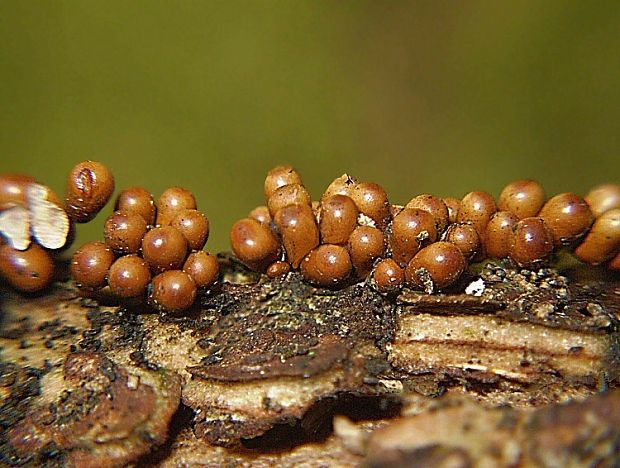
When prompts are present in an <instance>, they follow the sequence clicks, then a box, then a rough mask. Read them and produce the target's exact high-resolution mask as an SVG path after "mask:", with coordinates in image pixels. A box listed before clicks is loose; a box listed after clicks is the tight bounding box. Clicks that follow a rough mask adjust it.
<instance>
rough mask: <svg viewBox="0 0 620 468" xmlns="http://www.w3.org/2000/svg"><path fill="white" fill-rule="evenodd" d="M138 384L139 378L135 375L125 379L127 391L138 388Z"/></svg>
mask: <svg viewBox="0 0 620 468" xmlns="http://www.w3.org/2000/svg"><path fill="white" fill-rule="evenodd" d="M139 384H140V377H138V376H137V375H133V374H130V375H129V377H127V388H128V389H129V390H135V389H136V388H138V385H139Z"/></svg>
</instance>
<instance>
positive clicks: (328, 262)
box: [301, 244, 352, 287]
mask: <svg viewBox="0 0 620 468" xmlns="http://www.w3.org/2000/svg"><path fill="white" fill-rule="evenodd" d="M351 268H352V267H351V259H350V257H349V253H348V252H347V249H345V248H344V247H342V246H340V245H330V244H323V245H321V246H320V247H317V248H316V249H314V250H313V251H312V252H310V253H309V254H308V255H307V256H306V258H304V261H303V262H302V264H301V274H302V275H303V276H304V278H306V279H307V280H308V281H310V282H311V283H314V284H317V285H319V286H326V287H335V286H339V285H340V284H342V283H343V282H344V280H346V279H347V278H348V277H349V274H350V273H351Z"/></svg>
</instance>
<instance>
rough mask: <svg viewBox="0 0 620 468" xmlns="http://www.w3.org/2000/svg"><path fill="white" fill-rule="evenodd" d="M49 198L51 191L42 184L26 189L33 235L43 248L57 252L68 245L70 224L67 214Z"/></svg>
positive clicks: (32, 185)
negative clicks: (56, 250)
mask: <svg viewBox="0 0 620 468" xmlns="http://www.w3.org/2000/svg"><path fill="white" fill-rule="evenodd" d="M49 196H50V190H49V189H48V188H47V187H45V186H44V185H41V184H30V185H29V186H28V188H27V189H26V200H27V201H28V211H29V213H30V225H31V227H32V235H33V236H34V237H35V238H36V239H37V242H38V243H39V245H41V247H45V248H46V249H52V250H55V249H60V248H61V247H64V245H65V244H66V243H67V236H68V235H69V228H70V223H69V217H68V216H67V212H66V211H65V210H64V209H63V208H61V207H60V206H58V205H56V204H55V203H52V202H51V201H49Z"/></svg>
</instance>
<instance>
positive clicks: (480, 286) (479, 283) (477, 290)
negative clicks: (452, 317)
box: [465, 278, 485, 297]
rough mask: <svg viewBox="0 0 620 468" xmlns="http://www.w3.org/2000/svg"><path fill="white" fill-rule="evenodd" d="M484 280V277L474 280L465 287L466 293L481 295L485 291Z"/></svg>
mask: <svg viewBox="0 0 620 468" xmlns="http://www.w3.org/2000/svg"><path fill="white" fill-rule="evenodd" d="M484 289H485V287H484V280H483V279H482V278H479V279H477V280H476V281H472V282H471V283H469V285H468V286H467V287H466V288H465V294H469V295H470V296H476V297H480V296H482V293H483V292H484Z"/></svg>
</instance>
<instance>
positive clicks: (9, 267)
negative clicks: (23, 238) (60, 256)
mask: <svg viewBox="0 0 620 468" xmlns="http://www.w3.org/2000/svg"><path fill="white" fill-rule="evenodd" d="M0 275H1V276H3V277H4V278H5V279H6V280H7V281H8V283H9V284H10V285H11V286H13V287H14V288H15V289H17V290H19V291H22V292H27V293H32V292H38V291H41V290H43V289H45V288H46V287H48V286H49V285H50V283H51V282H52V279H53V276H54V261H53V260H52V257H51V256H50V254H49V253H48V252H47V251H46V250H44V249H43V248H42V247H40V246H39V245H38V244H36V243H32V244H30V246H29V247H28V248H27V249H26V250H16V249H14V248H13V247H11V246H10V245H8V244H4V245H1V246H0Z"/></svg>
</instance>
